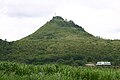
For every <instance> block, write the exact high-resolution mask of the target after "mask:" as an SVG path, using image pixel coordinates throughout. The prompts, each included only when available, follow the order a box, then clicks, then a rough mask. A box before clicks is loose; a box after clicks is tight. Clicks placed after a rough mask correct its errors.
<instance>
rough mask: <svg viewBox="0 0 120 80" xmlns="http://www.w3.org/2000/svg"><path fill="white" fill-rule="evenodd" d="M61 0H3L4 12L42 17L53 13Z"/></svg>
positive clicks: (20, 15)
mask: <svg viewBox="0 0 120 80" xmlns="http://www.w3.org/2000/svg"><path fill="white" fill-rule="evenodd" d="M63 2H64V1H63V0H59V1H56V0H51V1H48V0H43V1H41V0H5V1H3V4H4V6H3V9H6V12H4V14H6V15H8V16H11V17H43V16H47V15H50V14H52V13H55V10H56V8H57V7H58V6H60V5H61V4H63Z"/></svg>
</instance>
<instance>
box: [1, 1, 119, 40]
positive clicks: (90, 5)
mask: <svg viewBox="0 0 120 80" xmlns="http://www.w3.org/2000/svg"><path fill="white" fill-rule="evenodd" d="M55 13H56V15H59V16H62V17H63V18H66V19H68V20H73V21H74V22H75V23H76V24H78V25H80V26H82V27H83V28H84V29H85V30H86V31H87V32H89V33H91V34H93V35H95V36H101V37H103V38H110V39H117V38H119V39H120V37H119V35H120V32H119V30H120V22H119V21H120V1H119V0H50V1H48V0H0V38H2V39H7V40H9V41H12V40H18V39H20V38H23V37H25V36H27V35H29V34H31V33H33V32H34V31H35V30H37V29H38V28H39V27H40V26H42V25H43V24H45V22H46V21H49V20H50V19H51V18H52V16H54V15H55Z"/></svg>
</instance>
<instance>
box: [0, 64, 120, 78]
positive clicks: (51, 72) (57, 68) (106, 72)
mask: <svg viewBox="0 0 120 80" xmlns="http://www.w3.org/2000/svg"><path fill="white" fill-rule="evenodd" d="M0 80H120V71H119V70H118V69H110V68H97V67H92V68H90V67H72V66H68V65H58V64H47V65H27V64H19V63H12V62H0Z"/></svg>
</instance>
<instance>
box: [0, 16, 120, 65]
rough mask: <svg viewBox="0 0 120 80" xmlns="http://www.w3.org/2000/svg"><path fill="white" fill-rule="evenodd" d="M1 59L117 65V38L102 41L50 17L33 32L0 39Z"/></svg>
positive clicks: (119, 55) (119, 57)
mask: <svg viewBox="0 0 120 80" xmlns="http://www.w3.org/2000/svg"><path fill="white" fill-rule="evenodd" d="M0 44H1V45H0V47H1V48H0V52H1V54H0V55H2V56H1V57H0V60H5V61H6V60H7V61H8V60H9V61H15V62H23V63H28V64H46V63H60V64H68V65H84V64H85V63H88V62H92V63H96V62H97V61H110V62H112V65H120V41H119V40H105V39H102V38H99V37H95V36H93V35H91V34H90V33H88V32H86V31H85V30H84V29H83V28H82V27H81V26H79V25H77V24H75V23H74V22H73V21H72V20H70V21H67V20H64V19H63V18H62V17H60V16H56V17H53V19H52V20H50V21H48V22H47V23H46V24H45V25H43V26H42V27H41V28H39V29H38V30H37V31H36V32H34V33H33V34H31V35H28V36H27V37H25V38H23V39H21V40H18V41H15V42H6V41H2V40H1V41H0Z"/></svg>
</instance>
